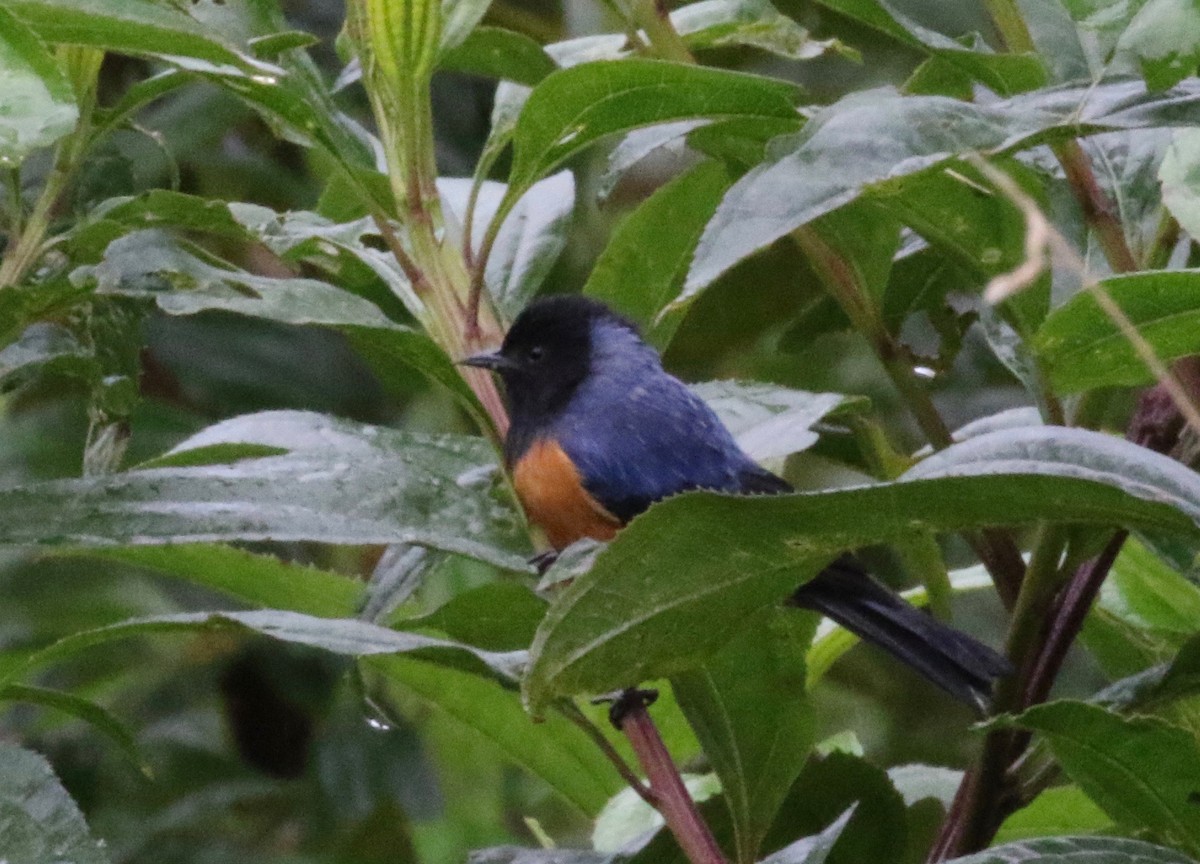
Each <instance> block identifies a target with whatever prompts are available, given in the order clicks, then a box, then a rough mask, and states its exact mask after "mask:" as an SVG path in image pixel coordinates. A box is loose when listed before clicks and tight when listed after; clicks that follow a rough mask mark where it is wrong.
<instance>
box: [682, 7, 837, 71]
mask: <svg viewBox="0 0 1200 864" xmlns="http://www.w3.org/2000/svg"><path fill="white" fill-rule="evenodd" d="M671 23H672V24H674V25H675V29H676V30H677V31H678V32H679V34H680V35H681V36H683V37H684V40H685V41H686V42H687V45H688V47H689V48H692V49H697V48H699V49H703V48H721V47H725V46H728V45H745V46H748V47H751V48H761V49H762V50H764V51H769V52H771V53H772V54H778V55H779V56H780V57H786V58H787V59H789V60H813V59H815V58H817V57H822V56H824V55H825V54H829V53H834V52H836V53H839V54H842V55H844V56H848V57H851V58H854V59H858V52H856V51H854V50H853V49H852V48H848V47H846V46H845V45H843V44H842V43H841V42H839V41H838V40H837V39H813V38H812V36H811V35H810V34H809V32H808V31H807V30H806V29H804V28H803V27H801V26H800V25H799V24H797V23H796V22H795V21H794V20H792V19H791V18H789V17H787V16H786V15H782V14H780V12H779V10H777V9H776V8H775V7H774V6H772V5H771V4H770V3H769V2H767V0H701V2H699V3H690V4H688V5H687V6H684V7H683V8H682V9H677V10H676V11H675V12H673V13H671Z"/></svg>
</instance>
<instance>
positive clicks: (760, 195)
mask: <svg viewBox="0 0 1200 864" xmlns="http://www.w3.org/2000/svg"><path fill="white" fill-rule="evenodd" d="M1196 122H1200V82H1193V81H1188V82H1185V83H1183V84H1181V85H1179V86H1178V87H1176V88H1173V89H1172V90H1169V91H1166V92H1164V93H1153V94H1152V93H1147V92H1146V89H1145V86H1144V85H1143V84H1142V83H1141V82H1131V81H1126V80H1117V81H1106V82H1101V83H1099V84H1096V85H1087V86H1082V87H1081V86H1079V85H1070V86H1063V87H1057V88H1051V89H1047V90H1039V91H1035V92H1033V93H1027V94H1023V95H1021V96H1016V97H1013V98H1011V99H1008V100H1006V101H1003V102H995V103H990V104H986V105H981V104H977V103H967V102H961V101H958V100H956V99H948V98H946V97H943V96H901V95H900V94H898V93H897V92H895V91H893V90H889V89H880V90H871V91H866V92H860V93H852V94H851V95H849V96H847V97H845V98H843V99H841V100H840V101H838V102H836V103H834V104H833V105H831V106H829V107H828V108H825V109H823V110H821V111H820V112H818V113H817V114H816V116H814V117H813V119H812V120H810V121H809V123H808V125H807V126H806V127H805V131H804V132H803V133H802V134H801V135H800V136H798V138H797V139H796V141H795V144H794V146H792V148H791V149H790V150H788V151H786V152H784V153H782V154H777V155H776V157H775V158H774V159H772V160H771V161H768V162H766V163H764V164H763V165H760V166H758V167H756V168H754V169H753V170H751V171H750V172H749V173H748V174H747V175H746V176H744V177H743V178H742V179H740V180H739V181H738V182H737V183H735V184H734V185H733V187H732V188H731V189H730V190H729V192H728V193H727V194H726V196H725V199H724V200H723V201H722V202H721V205H720V206H719V207H718V208H717V212H716V215H715V216H714V217H713V220H712V221H711V222H710V223H709V224H708V227H707V228H705V231H704V235H703V236H702V237H701V238H700V243H699V244H698V246H697V249H696V257H695V259H694V260H693V262H692V266H691V270H690V272H689V274H688V279H687V282H686V284H685V291H689V292H691V291H696V290H699V289H700V288H702V287H704V286H705V285H707V284H708V283H710V282H711V281H713V280H714V279H716V278H717V277H718V276H719V275H721V273H723V272H725V270H727V269H729V268H730V267H732V266H733V265H734V264H736V263H737V262H738V261H740V260H742V259H743V258H745V257H747V256H748V255H750V254H752V253H754V252H756V251H758V250H759V249H763V248H765V247H766V246H768V245H769V244H770V243H772V242H774V241H775V240H776V239H778V238H780V237H782V236H784V235H785V234H787V233H789V232H790V231H793V230H794V229H796V228H799V227H800V226H802V225H805V224H807V223H808V222H811V221H812V220H814V219H816V218H818V217H819V216H822V215H824V214H826V213H828V212H830V211H832V210H834V209H836V208H837V207H840V206H842V205H843V204H846V203H847V202H849V201H851V200H853V199H854V198H856V197H858V196H859V195H861V194H863V192H865V191H867V190H873V189H878V188H879V187H880V186H881V184H883V183H885V182H886V181H889V180H890V181H895V180H897V179H898V178H901V177H905V176H907V175H910V174H913V173H916V172H917V171H922V170H925V169H928V168H932V167H934V166H936V165H938V164H941V163H943V162H946V161H948V160H950V159H953V158H954V157H956V156H959V155H962V154H964V153H968V152H973V151H984V152H989V153H997V154H999V153H1007V152H1012V151H1015V150H1021V149H1025V148H1028V147H1030V146H1033V145H1035V144H1039V143H1043V142H1045V141H1048V140H1054V139H1056V138H1062V137H1068V136H1069V137H1076V136H1078V135H1080V134H1085V133H1096V132H1102V131H1106V130H1120V129H1136V128H1144V127H1151V126H1187V125H1192V124H1194V123H1196Z"/></svg>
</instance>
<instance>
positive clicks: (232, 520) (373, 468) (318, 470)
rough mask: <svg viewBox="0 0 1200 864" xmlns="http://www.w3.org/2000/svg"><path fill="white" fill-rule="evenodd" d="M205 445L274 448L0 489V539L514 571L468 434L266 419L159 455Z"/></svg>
mask: <svg viewBox="0 0 1200 864" xmlns="http://www.w3.org/2000/svg"><path fill="white" fill-rule="evenodd" d="M219 443H250V444H265V445H268V446H272V447H280V448H283V449H285V450H287V453H286V455H279V456H267V457H263V458H258V459H243V460H239V461H237V462H234V463H231V464H225V465H207V466H199V467H178V468H149V469H142V470H132V471H127V472H124V473H120V474H113V475H111V476H107V477H93V478H85V479H78V480H55V481H48V482H44V483H32V484H29V485H26V486H18V487H10V488H8V489H3V490H0V524H2V525H3V526H4V527H3V529H0V542H3V543H6V544H17V545H30V544H40V545H64V544H71V545H87V546H113V545H119V544H131V545H159V544H165V543H189V542H191V543H195V542H208V541H214V540H275V541H288V540H308V541H315V542H324V543H338V544H360V543H399V542H409V543H417V544H420V545H424V546H431V547H433V548H437V549H445V550H447V551H452V552H458V553H461V554H464V555H470V556H473V557H478V558H481V559H483V560H485V561H490V562H492V563H494V564H497V565H499V566H501V567H507V568H511V569H516V570H521V571H523V570H525V569H526V564H525V555H526V552H525V549H524V547H525V543H526V542H527V540H526V539H525V538H524V537H523V535H522V532H521V529H520V527H519V518H518V517H517V515H516V513H515V512H514V511H513V510H512V509H511V508H510V507H509V506H507V505H506V504H504V503H502V502H501V500H499V498H498V497H496V493H495V492H494V490H493V488H492V476H491V475H490V474H481V472H480V466H482V465H491V464H492V462H493V460H494V455H493V453H492V451H491V448H490V447H489V446H488V445H487V443H486V442H484V441H483V440H481V439H478V438H468V437H458V436H429V435H421V434H416V433H405V432H398V431H394V430H391V429H382V428H379V427H375V426H366V425H360V424H356V423H351V422H347V421H341V420H335V419H333V418H330V417H325V416H322V415H318V414H311V413H306V412H302V411H268V412H264V413H261V414H251V415H247V416H244V417H238V418H234V419H232V420H227V421H225V422H223V423H218V424H217V425H215V426H211V427H209V428H208V429H206V430H204V431H202V432H200V433H199V434H197V435H195V436H193V437H192V438H190V439H188V441H186V442H184V444H182V445H180V446H179V447H178V448H176V450H175V451H172V452H184V451H187V450H189V449H193V448H196V447H204V446H209V445H212V444H219Z"/></svg>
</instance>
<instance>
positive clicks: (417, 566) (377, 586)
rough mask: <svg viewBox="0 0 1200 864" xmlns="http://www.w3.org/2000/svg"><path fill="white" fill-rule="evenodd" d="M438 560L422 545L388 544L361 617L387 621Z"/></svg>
mask: <svg viewBox="0 0 1200 864" xmlns="http://www.w3.org/2000/svg"><path fill="white" fill-rule="evenodd" d="M437 561H438V557H437V556H433V555H430V554H429V550H428V549H426V548H424V547H422V546H410V545H409V544H407V543H393V544H392V545H390V546H388V547H387V548H386V549H384V550H383V554H382V555H380V556H379V560H378V561H376V562H375V569H374V570H372V571H371V578H370V579H369V580H368V581H367V587H366V589H365V591H364V592H363V598H362V602H361V603H360V608H359V610H358V615H357V617H358V619H359V620H360V621H370V622H371V623H372V624H385V623H387V618H388V617H389V616H390V615H391V614H392V613H393V612H395V611H396V608H397V607H398V606H401V605H402V604H403V603H404V602H405V601H406V600H408V598H409V597H411V596H412V595H413V592H414V591H416V590H417V589H418V588H419V587H421V582H422V581H424V579H425V576H426V574H428V573H429V571H430V570H431V569H432V568H433V566H434V565H435V564H436V563H437ZM517 647H519V648H524V647H525V646H524V645H519V646H517Z"/></svg>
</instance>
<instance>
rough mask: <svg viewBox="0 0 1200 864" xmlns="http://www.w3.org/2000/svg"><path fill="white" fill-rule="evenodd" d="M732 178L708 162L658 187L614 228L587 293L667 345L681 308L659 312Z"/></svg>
mask: <svg viewBox="0 0 1200 864" xmlns="http://www.w3.org/2000/svg"><path fill="white" fill-rule="evenodd" d="M673 125H674V124H673ZM660 128H661V127H660ZM732 182H733V178H732V177H731V176H730V174H729V171H728V170H727V169H726V168H725V166H724V165H722V164H721V163H720V162H716V161H704V162H701V163H700V164H698V165H696V166H695V167H694V168H692V169H690V170H688V171H686V172H684V173H683V174H680V175H679V176H678V177H676V178H675V179H673V180H672V181H671V182H669V183H667V184H665V185H663V186H662V187H661V188H659V189H657V190H656V191H655V192H654V194H653V195H651V196H650V197H649V198H647V199H646V200H645V201H644V202H642V204H641V205H639V206H638V207H637V209H635V210H634V211H633V212H632V213H630V214H629V215H628V216H626V217H625V218H624V219H622V220H621V223H620V224H619V225H618V226H617V227H616V229H614V231H613V233H612V236H611V238H610V239H609V241H608V246H606V247H605V249H604V251H603V252H602V253H601V254H600V257H599V258H598V259H597V261H596V264H595V266H594V267H593V268H592V272H591V275H590V276H589V277H588V281H587V284H586V285H584V288H583V293H584V294H588V295H590V296H592V297H595V298H597V299H598V300H603V301H604V302H605V303H607V304H608V305H609V306H611V307H612V308H614V309H616V310H617V311H618V312H620V313H621V314H623V315H627V316H629V317H630V318H631V319H633V321H635V322H636V323H637V324H639V325H641V327H642V328H643V331H644V332H645V333H646V335H647V337H648V338H649V339H650V340H651V341H653V342H654V343H655V344H657V345H659V346H660V347H661V346H665V345H666V344H667V343H668V342H670V340H671V337H672V336H673V335H674V333H675V330H676V329H677V328H678V327H679V324H680V322H681V321H682V319H683V315H682V310H680V309H677V310H673V311H672V312H671V313H670V314H669V315H667V316H665V320H664V319H663V318H659V317H658V315H659V313H660V312H661V311H662V309H663V308H664V307H665V306H666V305H667V303H668V302H669V301H670V300H671V299H672V298H674V297H675V296H676V295H678V294H679V289H680V287H681V286H682V284H683V277H684V275H685V273H686V272H687V265H688V262H689V261H690V260H691V257H692V253H693V252H694V250H695V248H696V241H698V240H699V239H700V232H701V231H703V230H704V225H705V223H707V222H708V220H709V219H710V218H711V217H712V213H713V211H714V210H715V209H716V206H717V203H718V202H719V201H720V200H721V196H722V195H724V194H725V190H726V189H728V188H729V184H730V183H732Z"/></svg>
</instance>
